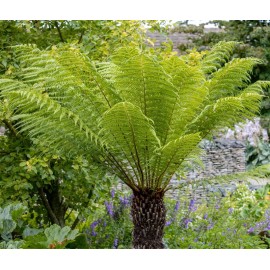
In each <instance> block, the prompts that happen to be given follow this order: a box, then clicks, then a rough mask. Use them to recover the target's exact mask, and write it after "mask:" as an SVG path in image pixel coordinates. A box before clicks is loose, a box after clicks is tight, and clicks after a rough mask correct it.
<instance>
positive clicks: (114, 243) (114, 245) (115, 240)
mask: <svg viewBox="0 0 270 270" xmlns="http://www.w3.org/2000/svg"><path fill="white" fill-rule="evenodd" d="M113 248H115V249H117V248H118V239H117V238H115V239H114V241H113Z"/></svg>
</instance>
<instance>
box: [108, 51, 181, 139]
mask: <svg viewBox="0 0 270 270" xmlns="http://www.w3.org/2000/svg"><path fill="white" fill-rule="evenodd" d="M113 62H114V63H115V64H116V65H117V74H116V76H115V82H114V85H115V88H116V89H117V91H118V93H119V95H120V96H121V97H122V98H123V99H124V100H125V101H128V102H131V103H133V104H134V105H136V106H138V107H140V108H141V110H142V112H143V113H144V114H145V115H146V116H147V117H148V118H150V119H152V120H153V121H154V128H155V131H156V134H157V136H158V138H159V139H160V141H161V142H162V143H163V142H164V140H165V136H166V134H167V130H168V129H169V128H170V127H169V126H170V118H171V115H172V113H173V111H174V104H175V101H176V100H177V93H176V91H175V87H174V86H173V84H172V83H171V82H170V77H169V76H168V74H166V73H165V72H164V69H163V68H162V66H161V65H160V64H159V63H158V62H157V61H155V59H153V58H151V57H149V56H147V55H145V54H143V53H142V52H140V51H139V50H136V49H133V48H122V49H120V50H119V51H118V52H117V53H116V54H115V55H114V57H113Z"/></svg>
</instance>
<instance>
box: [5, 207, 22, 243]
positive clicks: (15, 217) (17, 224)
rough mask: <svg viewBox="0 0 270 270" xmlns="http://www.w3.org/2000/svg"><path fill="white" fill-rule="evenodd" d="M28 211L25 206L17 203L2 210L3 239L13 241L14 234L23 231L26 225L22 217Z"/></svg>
mask: <svg viewBox="0 0 270 270" xmlns="http://www.w3.org/2000/svg"><path fill="white" fill-rule="evenodd" d="M26 209H27V208H26V207H25V206H24V205H22V204H15V203H14V204H10V205H7V206H6V207H4V208H0V234H1V238H2V239H4V240H6V241H8V240H11V239H12V233H13V232H14V233H16V232H17V233H18V232H19V231H20V230H21V229H22V227H23V225H24V220H23V218H22V216H23V214H24V213H25V211H26Z"/></svg>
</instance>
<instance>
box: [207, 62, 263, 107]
mask: <svg viewBox="0 0 270 270" xmlns="http://www.w3.org/2000/svg"><path fill="white" fill-rule="evenodd" d="M261 63H262V61H261V60H259V59H257V58H242V59H233V60H232V61H230V62H229V63H227V64H226V65H225V66H224V67H223V68H221V69H220V70H218V71H217V72H215V73H213V77H212V78H211V79H210V80H209V81H207V83H206V86H207V87H208V89H209V101H210V102H211V101H214V100H217V99H219V98H222V97H226V96H234V95H235V94H238V93H239V90H240V89H242V88H243V87H245V86H247V85H248V83H249V82H250V73H251V71H252V69H253V67H254V66H255V65H257V64H261Z"/></svg>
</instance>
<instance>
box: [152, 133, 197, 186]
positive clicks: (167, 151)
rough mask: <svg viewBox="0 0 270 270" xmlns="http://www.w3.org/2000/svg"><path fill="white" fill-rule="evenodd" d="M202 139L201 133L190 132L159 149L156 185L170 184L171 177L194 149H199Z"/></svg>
mask: <svg viewBox="0 0 270 270" xmlns="http://www.w3.org/2000/svg"><path fill="white" fill-rule="evenodd" d="M200 141H201V137H200V135H199V133H195V134H188V135H185V136H182V137H180V138H178V139H176V140H172V141H170V142H169V143H167V144H166V145H165V146H163V147H161V148H160V149H159V155H160V159H159V162H158V165H157V168H156V171H155V178H156V179H157V180H156V183H155V184H156V187H159V186H163V187H164V188H165V187H166V186H167V185H168V184H169V181H170V180H171V177H172V176H173V174H174V173H175V172H176V170H177V169H178V168H179V167H180V165H181V164H182V162H183V161H185V160H186V159H187V157H188V156H189V155H191V154H192V153H193V152H194V151H198V150H199V149H198V148H197V145H198V143H199V142H200Z"/></svg>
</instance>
